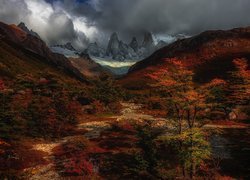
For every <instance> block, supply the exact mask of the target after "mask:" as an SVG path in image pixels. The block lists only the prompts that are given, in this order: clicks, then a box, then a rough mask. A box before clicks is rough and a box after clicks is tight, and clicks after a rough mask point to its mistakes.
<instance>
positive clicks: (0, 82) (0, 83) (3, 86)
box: [0, 79, 6, 91]
mask: <svg viewBox="0 0 250 180" xmlns="http://www.w3.org/2000/svg"><path fill="white" fill-rule="evenodd" d="M5 88H6V87H5V84H4V81H3V80H2V79H0V91H3V90H4V89H5Z"/></svg>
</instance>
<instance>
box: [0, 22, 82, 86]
mask: <svg viewBox="0 0 250 180" xmlns="http://www.w3.org/2000/svg"><path fill="white" fill-rule="evenodd" d="M0 39H1V42H2V43H4V44H5V45H3V46H6V44H8V45H9V46H11V47H12V48H14V49H16V50H18V52H19V54H23V53H25V54H29V55H31V56H33V57H34V56H35V57H36V59H37V60H39V61H41V62H42V63H47V64H51V65H53V66H54V67H56V68H58V69H62V70H63V71H64V72H66V73H67V74H69V75H72V76H75V77H76V78H77V79H79V80H81V81H86V78H85V77H84V76H83V75H82V74H81V73H80V71H79V70H78V69H76V68H75V67H74V66H72V64H71V62H70V61H69V60H68V59H67V58H66V57H64V56H63V55H60V54H55V53H52V52H51V51H50V49H49V48H48V47H47V45H46V43H45V42H43V41H42V40H41V39H39V38H37V37H36V36H33V35H30V34H27V33H26V32H25V31H23V30H22V29H20V28H19V27H17V26H16V25H7V24H4V23H1V22H0ZM18 52H17V54H18ZM20 52H22V53H20Z"/></svg>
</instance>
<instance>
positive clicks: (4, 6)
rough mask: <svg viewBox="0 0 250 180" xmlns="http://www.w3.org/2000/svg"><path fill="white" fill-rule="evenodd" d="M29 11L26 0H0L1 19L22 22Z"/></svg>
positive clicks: (9, 21) (8, 21) (7, 21)
mask: <svg viewBox="0 0 250 180" xmlns="http://www.w3.org/2000/svg"><path fill="white" fill-rule="evenodd" d="M30 13H31V12H30V11H29V9H28V7H27V4H26V3H25V0H19V1H13V0H0V20H1V21H4V22H6V23H13V22H20V21H21V20H23V19H25V18H27V16H28V15H29V14H30Z"/></svg>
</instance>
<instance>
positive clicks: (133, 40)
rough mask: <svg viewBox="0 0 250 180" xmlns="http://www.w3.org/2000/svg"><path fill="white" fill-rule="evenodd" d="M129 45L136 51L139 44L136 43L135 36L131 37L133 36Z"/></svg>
mask: <svg viewBox="0 0 250 180" xmlns="http://www.w3.org/2000/svg"><path fill="white" fill-rule="evenodd" d="M129 46H130V47H131V48H132V49H133V50H134V51H135V52H138V49H139V44H138V41H137V39H136V37H133V38H132V41H131V43H129Z"/></svg>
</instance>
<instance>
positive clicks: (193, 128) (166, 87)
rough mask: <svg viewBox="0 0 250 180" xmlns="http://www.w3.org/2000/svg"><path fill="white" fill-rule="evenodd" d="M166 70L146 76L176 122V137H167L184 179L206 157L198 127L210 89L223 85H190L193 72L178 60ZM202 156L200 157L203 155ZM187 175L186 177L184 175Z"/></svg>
mask: <svg viewBox="0 0 250 180" xmlns="http://www.w3.org/2000/svg"><path fill="white" fill-rule="evenodd" d="M166 63H167V64H168V68H163V67H161V68H160V69H159V70H158V71H157V72H154V73H151V74H149V75H148V76H149V77H150V78H151V79H153V80H154V81H155V82H156V83H155V84H154V85H153V86H154V87H157V88H159V89H161V90H162V92H163V93H164V97H163V98H164V99H165V100H166V101H167V103H168V105H169V107H170V108H171V109H172V112H173V116H172V118H173V119H174V120H175V122H176V126H177V134H174V135H173V136H172V137H167V139H168V140H171V141H174V142H176V143H177V146H178V148H177V149H178V152H179V155H180V156H181V157H180V162H181V164H182V169H183V176H186V175H187V174H188V175H189V177H190V178H192V177H193V176H194V175H195V172H196V167H197V166H198V165H199V164H200V163H201V162H202V161H203V160H204V159H206V158H208V156H209V151H205V150H204V149H208V147H209V144H208V143H206V141H205V137H204V134H203V133H202V131H201V130H200V128H199V126H200V125H201V124H202V121H198V120H202V119H203V116H204V115H205V113H206V109H207V108H208V107H209V106H210V104H208V103H207V97H208V94H209V93H210V89H212V88H214V87H216V86H220V85H221V84H224V83H225V82H224V81H223V80H220V79H214V80H213V81H211V82H210V83H208V84H205V85H203V86H199V85H196V84H195V83H194V82H193V72H192V71H191V70H188V69H187V68H186V67H185V65H184V64H183V63H182V62H181V61H179V60H178V59H167V60H166ZM202 152H203V153H202ZM186 172H188V173H186Z"/></svg>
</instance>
